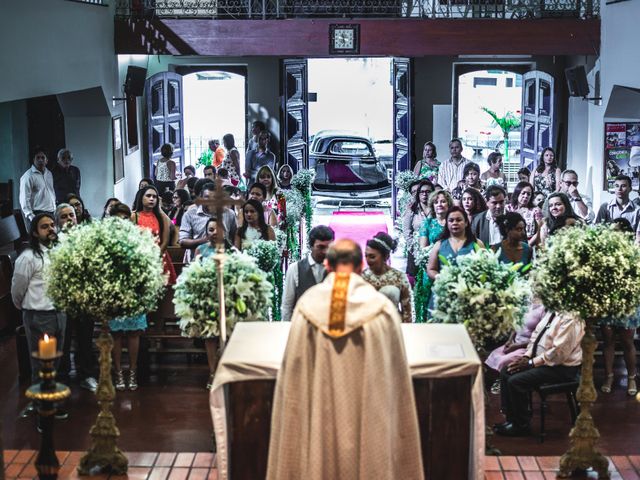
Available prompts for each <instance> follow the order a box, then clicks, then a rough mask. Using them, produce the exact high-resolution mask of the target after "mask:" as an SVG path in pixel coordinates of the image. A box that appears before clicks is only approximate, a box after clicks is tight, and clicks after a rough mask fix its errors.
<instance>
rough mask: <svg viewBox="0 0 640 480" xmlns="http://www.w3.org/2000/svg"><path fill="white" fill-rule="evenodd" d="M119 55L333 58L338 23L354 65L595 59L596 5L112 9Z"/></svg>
mask: <svg viewBox="0 0 640 480" xmlns="http://www.w3.org/2000/svg"><path fill="white" fill-rule="evenodd" d="M116 6H117V8H116V18H115V47H116V53H121V54H172V55H210V56H276V57H287V56H306V57H312V56H318V57H324V56H328V55H331V53H330V49H329V33H330V31H331V28H332V25H333V24H336V23H344V22H346V23H355V24H357V25H358V27H359V32H360V33H359V43H360V47H359V50H358V55H361V56H404V57H421V56H426V55H463V54H466V55H594V54H596V55H597V54H598V51H599V48H600V18H599V2H598V1H594V0H422V1H419V0H418V1H412V0H303V1H292V0H217V1H216V0H117V4H116Z"/></svg>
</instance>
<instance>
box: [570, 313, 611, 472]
mask: <svg viewBox="0 0 640 480" xmlns="http://www.w3.org/2000/svg"><path fill="white" fill-rule="evenodd" d="M594 324H595V321H593V320H589V319H587V320H586V321H585V332H584V337H582V342H581V346H582V369H581V373H580V386H579V387H578V393H577V395H576V399H577V400H578V402H579V403H580V415H578V418H577V420H576V425H575V427H573V428H572V429H571V433H570V434H569V439H570V442H571V448H570V449H569V451H568V452H566V453H565V454H564V455H563V456H562V458H560V472H559V474H558V476H559V477H561V478H569V477H571V476H572V475H573V473H574V472H575V471H583V470H586V469H587V468H589V467H593V469H594V470H595V471H596V472H597V473H598V478H599V479H609V478H611V477H610V475H609V460H607V458H606V457H605V456H604V455H602V454H601V453H600V452H598V451H597V450H596V442H597V440H598V438H599V437H600V433H599V432H598V429H597V428H596V426H595V424H594V423H593V417H592V416H591V405H593V403H594V402H595V401H596V398H597V397H598V395H597V393H596V389H595V386H594V385H593V353H594V352H595V350H596V337H595V335H594V334H593V325H594Z"/></svg>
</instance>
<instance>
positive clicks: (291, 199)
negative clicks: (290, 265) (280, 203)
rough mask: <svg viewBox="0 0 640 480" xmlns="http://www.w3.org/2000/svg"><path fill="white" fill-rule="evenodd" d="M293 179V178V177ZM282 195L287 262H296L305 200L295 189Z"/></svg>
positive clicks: (298, 257) (298, 253) (285, 191)
mask: <svg viewBox="0 0 640 480" xmlns="http://www.w3.org/2000/svg"><path fill="white" fill-rule="evenodd" d="M294 178H295V177H294ZM282 194H283V195H284V197H285V200H286V205H287V212H286V219H285V221H286V233H287V243H286V244H287V249H288V251H289V260H291V261H297V260H299V259H300V253H301V252H300V242H299V241H298V236H299V233H300V219H301V218H302V214H303V212H304V209H305V199H304V197H303V195H302V193H301V192H300V190H298V189H297V188H292V189H290V190H284V191H283V192H282Z"/></svg>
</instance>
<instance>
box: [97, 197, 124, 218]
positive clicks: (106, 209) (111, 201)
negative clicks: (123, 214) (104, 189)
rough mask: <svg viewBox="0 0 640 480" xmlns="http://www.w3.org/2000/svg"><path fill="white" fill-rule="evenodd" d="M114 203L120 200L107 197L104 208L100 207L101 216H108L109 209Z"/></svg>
mask: <svg viewBox="0 0 640 480" xmlns="http://www.w3.org/2000/svg"><path fill="white" fill-rule="evenodd" d="M116 203H120V200H118V199H117V198H115V197H111V198H109V199H107V201H106V202H105V204H104V208H103V209H102V217H101V218H107V217H108V216H110V213H109V212H110V211H111V207H113V206H114V205H115V204H116Z"/></svg>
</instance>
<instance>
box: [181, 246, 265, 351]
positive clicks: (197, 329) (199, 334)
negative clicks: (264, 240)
mask: <svg viewBox="0 0 640 480" xmlns="http://www.w3.org/2000/svg"><path fill="white" fill-rule="evenodd" d="M223 281H224V293H225V297H224V298H225V306H226V312H225V313H226V318H227V331H228V332H231V331H232V330H233V327H234V326H235V324H236V323H237V322H243V321H256V320H266V319H267V318H268V309H269V303H270V301H271V291H272V288H273V287H272V285H271V283H269V281H268V280H267V274H266V273H264V272H263V271H262V270H260V268H259V267H258V264H257V263H256V260H255V259H254V258H253V257H250V256H249V255H246V254H244V253H232V254H230V255H228V256H227V257H226V259H225V261H224V268H223ZM217 295H218V281H217V273H216V263H215V260H214V259H213V257H208V258H205V259H203V260H202V261H200V262H198V261H196V262H192V263H190V264H189V266H188V267H187V268H185V269H184V270H183V271H182V273H181V274H180V277H178V283H177V285H176V288H175V294H174V298H173V303H174V305H175V312H176V315H177V316H178V317H180V322H179V324H180V329H181V330H182V334H183V335H184V336H186V337H193V338H211V337H215V336H218V335H219V334H220V326H219V323H218V322H219V311H220V305H219V303H218V299H217Z"/></svg>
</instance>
